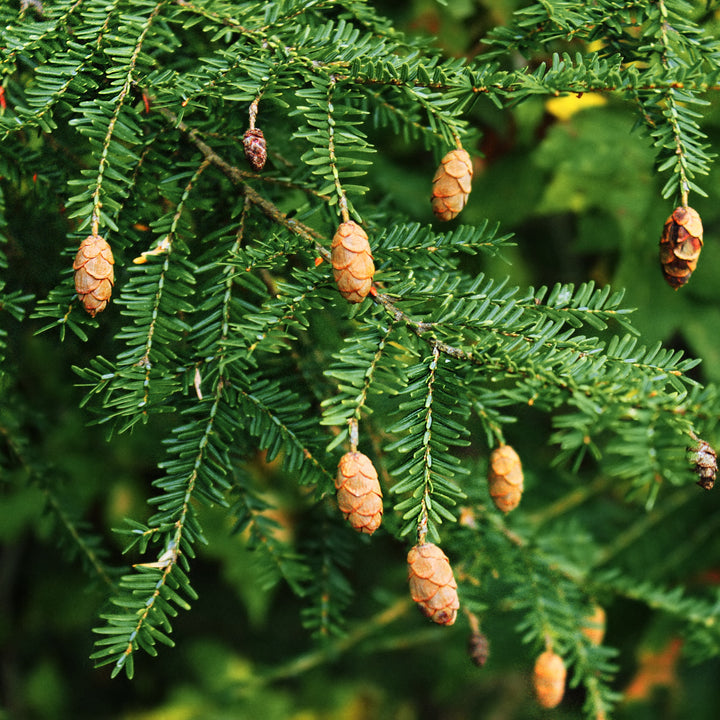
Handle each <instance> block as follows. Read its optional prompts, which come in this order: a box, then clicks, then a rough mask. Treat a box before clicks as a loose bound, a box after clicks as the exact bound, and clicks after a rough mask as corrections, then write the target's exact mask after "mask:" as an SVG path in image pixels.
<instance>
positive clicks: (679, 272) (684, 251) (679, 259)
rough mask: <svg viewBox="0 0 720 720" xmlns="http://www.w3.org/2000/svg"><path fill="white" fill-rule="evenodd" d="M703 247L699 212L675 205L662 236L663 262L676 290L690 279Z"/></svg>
mask: <svg viewBox="0 0 720 720" xmlns="http://www.w3.org/2000/svg"><path fill="white" fill-rule="evenodd" d="M702 246H703V226H702V220H701V219H700V215H698V213H697V211H696V210H693V209H692V208H691V207H678V208H675V210H673V213H672V215H671V216H670V217H669V218H668V219H667V220H666V221H665V226H664V227H663V232H662V236H661V237H660V264H661V265H662V271H663V275H664V276H665V280H666V281H667V282H668V284H669V285H670V287H672V288H673V289H675V290H677V289H678V288H679V287H681V286H682V285H684V284H685V283H686V282H687V281H688V280H689V279H690V276H691V275H692V274H693V271H694V270H695V268H696V267H697V261H698V257H700V251H701V250H702Z"/></svg>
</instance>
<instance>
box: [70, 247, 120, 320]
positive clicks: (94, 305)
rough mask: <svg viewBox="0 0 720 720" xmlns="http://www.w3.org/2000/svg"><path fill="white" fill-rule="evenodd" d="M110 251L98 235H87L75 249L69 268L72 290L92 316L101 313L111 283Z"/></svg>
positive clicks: (113, 272)
mask: <svg viewBox="0 0 720 720" xmlns="http://www.w3.org/2000/svg"><path fill="white" fill-rule="evenodd" d="M114 263H115V260H114V259H113V254H112V250H111V249H110V246H109V245H108V244H107V242H105V240H104V239H103V238H101V237H100V235H88V237H86V238H85V239H84V240H83V241H82V242H81V243H80V247H79V248H78V251H77V255H76V256H75V261H74V262H73V269H74V270H75V292H77V294H78V297H79V298H80V301H81V302H82V304H83V306H84V308H85V310H87V311H88V312H89V313H90V315H91V316H92V317H95V315H96V314H97V313H99V312H102V311H103V310H104V309H105V307H106V305H107V304H108V300H110V295H111V294H112V288H113V284H114V282H115V270H114V268H113V265H114Z"/></svg>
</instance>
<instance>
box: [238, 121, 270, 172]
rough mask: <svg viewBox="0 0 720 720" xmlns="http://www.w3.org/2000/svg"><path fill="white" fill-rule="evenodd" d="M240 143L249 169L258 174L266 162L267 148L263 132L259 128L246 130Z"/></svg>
mask: <svg viewBox="0 0 720 720" xmlns="http://www.w3.org/2000/svg"><path fill="white" fill-rule="evenodd" d="M242 142H243V149H244V150H245V157H246V158H247V161H248V163H249V164H250V167H251V168H252V169H253V170H255V172H260V171H261V170H262V169H263V168H264V167H265V161H266V160H267V146H266V144H265V136H264V135H263V131H262V130H260V128H252V129H251V130H246V131H245V134H244V135H243V139H242Z"/></svg>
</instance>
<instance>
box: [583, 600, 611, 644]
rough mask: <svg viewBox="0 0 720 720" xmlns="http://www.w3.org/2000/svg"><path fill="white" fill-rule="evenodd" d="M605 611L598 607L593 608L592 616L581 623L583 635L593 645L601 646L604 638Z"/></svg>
mask: <svg viewBox="0 0 720 720" xmlns="http://www.w3.org/2000/svg"><path fill="white" fill-rule="evenodd" d="M605 620H606V617H605V610H603V608H601V607H600V605H595V606H594V607H593V612H592V615H588V616H587V617H586V618H585V619H584V621H583V628H582V632H583V635H584V636H585V637H586V638H587V639H588V640H589V641H590V642H591V643H592V644H593V645H601V644H602V641H603V638H604V637H605Z"/></svg>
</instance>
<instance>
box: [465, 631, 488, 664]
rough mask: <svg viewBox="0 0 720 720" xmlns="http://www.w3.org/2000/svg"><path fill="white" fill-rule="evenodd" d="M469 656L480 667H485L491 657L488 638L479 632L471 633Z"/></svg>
mask: <svg viewBox="0 0 720 720" xmlns="http://www.w3.org/2000/svg"><path fill="white" fill-rule="evenodd" d="M468 655H469V656H470V659H471V660H472V661H473V662H474V663H475V665H477V666H478V667H483V665H485V663H486V662H487V659H488V655H490V643H488V639H487V637H486V636H485V635H484V634H483V633H481V632H480V631H479V630H475V631H474V632H472V633H470V638H469V639H468Z"/></svg>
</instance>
